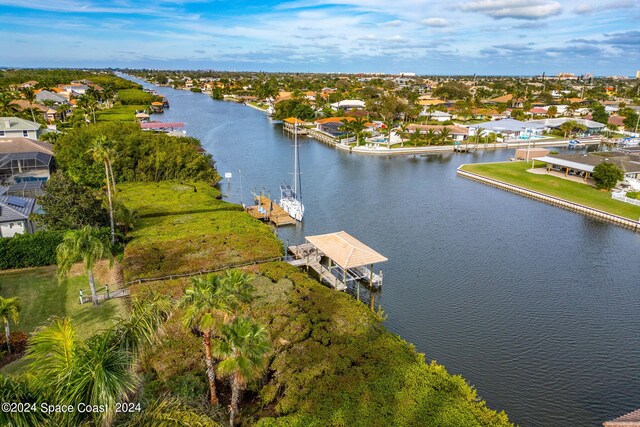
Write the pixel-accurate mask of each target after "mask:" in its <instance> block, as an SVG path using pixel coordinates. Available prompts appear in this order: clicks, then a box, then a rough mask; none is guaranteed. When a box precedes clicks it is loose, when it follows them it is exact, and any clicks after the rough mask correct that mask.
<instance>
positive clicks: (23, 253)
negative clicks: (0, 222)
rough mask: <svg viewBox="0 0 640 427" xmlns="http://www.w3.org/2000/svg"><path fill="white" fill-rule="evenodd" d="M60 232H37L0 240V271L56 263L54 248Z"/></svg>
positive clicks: (60, 235) (60, 239)
mask: <svg viewBox="0 0 640 427" xmlns="http://www.w3.org/2000/svg"><path fill="white" fill-rule="evenodd" d="M63 234H64V233H63V232H62V231H38V232H36V233H34V234H18V235H16V236H15V237H13V238H11V239H0V270H7V269H10V268H25V267H39V266H43V265H52V264H55V263H56V248H57V247H58V245H59V244H60V243H61V242H62V235H63Z"/></svg>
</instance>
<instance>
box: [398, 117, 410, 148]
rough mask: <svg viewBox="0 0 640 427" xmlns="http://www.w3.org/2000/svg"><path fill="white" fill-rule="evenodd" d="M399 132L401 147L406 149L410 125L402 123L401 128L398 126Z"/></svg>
mask: <svg viewBox="0 0 640 427" xmlns="http://www.w3.org/2000/svg"><path fill="white" fill-rule="evenodd" d="M398 130H399V131H400V142H401V146H402V147H404V139H405V137H406V136H407V133H408V132H409V124H408V123H402V124H401V125H400V126H398Z"/></svg>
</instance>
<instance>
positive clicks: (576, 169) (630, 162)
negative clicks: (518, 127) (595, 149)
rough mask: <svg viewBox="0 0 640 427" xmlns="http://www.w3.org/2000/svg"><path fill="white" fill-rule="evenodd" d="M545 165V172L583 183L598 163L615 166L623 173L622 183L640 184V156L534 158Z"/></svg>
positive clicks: (579, 155)
mask: <svg viewBox="0 0 640 427" xmlns="http://www.w3.org/2000/svg"><path fill="white" fill-rule="evenodd" d="M536 160H539V161H541V162H544V163H546V164H547V171H558V172H562V173H564V175H565V176H569V175H575V176H579V177H581V178H582V179H583V180H584V181H585V182H586V181H588V179H589V177H590V176H591V175H592V174H593V170H594V168H595V167H596V166H598V165H599V164H600V163H604V162H608V163H613V164H614V165H616V166H617V167H618V168H619V169H620V170H621V171H622V172H623V173H624V181H627V184H628V185H630V186H634V187H635V186H636V185H638V184H640V180H639V178H640V156H639V155H629V154H625V153H619V152H600V153H587V154H555V155H547V156H542V157H538V158H536Z"/></svg>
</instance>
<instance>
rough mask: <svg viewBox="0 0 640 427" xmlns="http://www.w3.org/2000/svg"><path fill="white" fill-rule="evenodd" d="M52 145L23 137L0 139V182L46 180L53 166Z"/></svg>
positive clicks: (15, 182)
mask: <svg viewBox="0 0 640 427" xmlns="http://www.w3.org/2000/svg"><path fill="white" fill-rule="evenodd" d="M52 159H53V146H52V145H51V144H49V143H48V142H44V141H37V140H34V139H29V138H23V137H12V138H1V139H0V183H2V184H8V185H11V184H17V183H21V182H30V181H46V180H47V179H49V176H50V175H51V170H52V166H53V164H52V163H53V162H52Z"/></svg>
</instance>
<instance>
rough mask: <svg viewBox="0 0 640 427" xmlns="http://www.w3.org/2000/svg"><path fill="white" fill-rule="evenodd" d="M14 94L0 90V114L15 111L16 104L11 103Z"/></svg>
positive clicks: (6, 114) (9, 114)
mask: <svg viewBox="0 0 640 427" xmlns="http://www.w3.org/2000/svg"><path fill="white" fill-rule="evenodd" d="M14 99H15V96H14V95H13V94H12V93H11V92H0V115H1V116H11V115H13V114H15V113H16V111H17V109H18V108H17V106H16V105H15V104H13V100H14Z"/></svg>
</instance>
